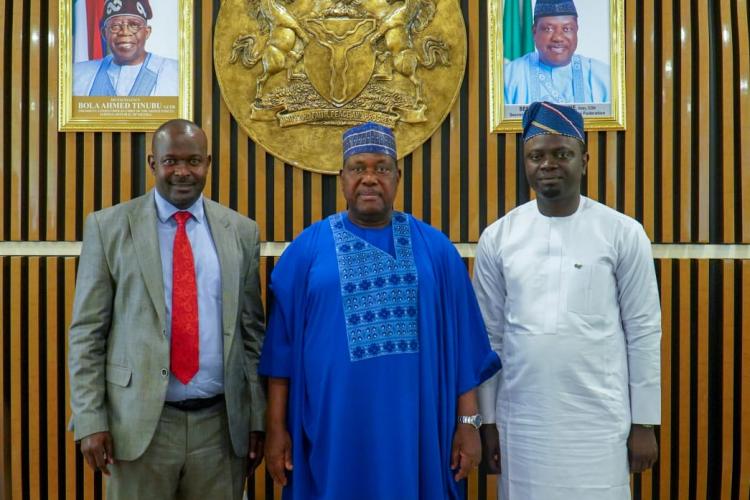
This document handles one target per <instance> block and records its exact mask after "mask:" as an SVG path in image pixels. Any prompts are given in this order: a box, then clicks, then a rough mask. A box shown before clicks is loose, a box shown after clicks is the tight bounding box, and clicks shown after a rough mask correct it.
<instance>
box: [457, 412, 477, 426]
mask: <svg viewBox="0 0 750 500" xmlns="http://www.w3.org/2000/svg"><path fill="white" fill-rule="evenodd" d="M458 423H459V424H469V425H471V426H473V427H474V428H475V429H479V428H480V427H481V426H482V416H481V415H480V414H478V413H477V414H476V415H461V416H460V417H458Z"/></svg>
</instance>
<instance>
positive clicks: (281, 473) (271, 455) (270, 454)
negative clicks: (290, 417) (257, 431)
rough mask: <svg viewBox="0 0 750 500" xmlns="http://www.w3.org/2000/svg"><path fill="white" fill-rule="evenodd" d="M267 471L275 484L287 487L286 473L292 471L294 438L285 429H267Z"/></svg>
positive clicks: (280, 427)
mask: <svg viewBox="0 0 750 500" xmlns="http://www.w3.org/2000/svg"><path fill="white" fill-rule="evenodd" d="M266 469H267V470H268V473H269V474H270V475H271V478H272V479H273V482H274V483H276V484H277V485H279V486H286V471H291V470H292V438H291V437H289V433H288V432H287V430H286V428H285V427H282V426H279V427H269V428H268V429H267V433H266Z"/></svg>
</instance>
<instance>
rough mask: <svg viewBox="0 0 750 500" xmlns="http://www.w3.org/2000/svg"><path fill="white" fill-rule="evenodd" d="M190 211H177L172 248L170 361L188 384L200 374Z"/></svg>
mask: <svg viewBox="0 0 750 500" xmlns="http://www.w3.org/2000/svg"><path fill="white" fill-rule="evenodd" d="M189 218H190V212H177V213H175V214H174V219H175V220H176V221H177V233H176V234H175V236H174V247H173V248H172V346H171V351H170V353H171V356H170V358H171V359H170V363H171V366H172V373H173V374H174V376H175V377H177V380H179V381H180V382H182V383H183V384H187V383H188V382H190V380H191V379H192V378H193V377H194V376H195V374H196V373H198V289H197V288H196V286H195V264H194V263H193V249H192V248H191V247H190V240H189V239H188V236H187V232H186V231H185V223H186V222H187V220H188V219H189Z"/></svg>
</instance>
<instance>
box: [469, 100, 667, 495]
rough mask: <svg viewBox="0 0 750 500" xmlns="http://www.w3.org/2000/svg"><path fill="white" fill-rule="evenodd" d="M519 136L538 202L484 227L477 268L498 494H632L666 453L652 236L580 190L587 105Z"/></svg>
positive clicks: (538, 118) (562, 110)
mask: <svg viewBox="0 0 750 500" xmlns="http://www.w3.org/2000/svg"><path fill="white" fill-rule="evenodd" d="M523 138H524V164H525V168H526V176H527V178H528V181H529V185H530V186H531V187H532V188H533V189H534V191H535V192H536V195H537V198H536V200H533V201H530V202H528V203H526V204H524V205H521V206H520V207H517V208H516V209H514V210H512V211H510V212H509V213H508V214H506V215H505V216H504V217H503V218H501V219H500V220H498V221H497V222H495V223H494V224H492V225H490V226H489V227H488V228H487V229H486V230H485V232H484V233H483V234H482V237H481V238H480V240H479V245H478V247H477V256H476V261H475V265H474V287H475V290H476V293H477V298H478V300H479V304H480V306H481V308H482V313H483V316H484V320H485V324H486V326H487V330H488V332H489V335H490V341H491V343H492V346H493V349H494V350H495V351H496V352H497V353H498V354H499V356H500V358H501V359H502V361H503V369H502V371H501V372H499V373H498V374H497V375H496V376H495V377H494V378H492V379H490V380H489V381H488V382H486V383H485V384H484V385H483V386H482V387H481V388H480V409H481V412H482V417H483V419H484V421H485V423H486V424H487V425H485V426H483V427H482V435H483V438H484V439H483V446H484V448H483V452H484V460H485V461H486V462H487V464H488V469H489V470H490V472H495V473H497V472H500V473H501V476H500V481H499V485H498V489H499V497H500V498H501V499H502V500H516V499H529V500H536V499H544V500H569V499H576V500H629V499H630V488H629V471H632V472H640V471H643V470H645V469H647V468H650V467H651V466H652V465H653V463H654V462H655V460H656V458H657V454H658V450H657V445H656V439H655V436H654V430H653V426H654V425H657V424H659V422H660V416H661V415H660V408H661V396H660V338H661V314H660V310H659V296H658V291H657V285H656V276H655V273H654V266H653V258H652V256H651V246H650V242H649V240H648V237H647V236H646V233H645V232H644V230H643V228H642V227H641V225H640V224H638V223H637V222H636V221H634V220H633V219H631V218H629V217H627V216H625V215H623V214H621V213H618V212H616V211H614V210H612V209H610V208H608V207H606V206H604V205H602V204H599V203H597V202H595V201H593V200H591V199H589V198H586V197H583V196H581V193H580V185H581V177H582V176H583V175H584V174H585V172H586V168H587V164H588V153H587V151H586V144H585V138H584V134H583V118H582V117H581V115H580V114H579V113H578V112H577V111H575V110H573V109H571V108H568V107H565V106H559V105H555V104H552V103H548V102H541V103H539V102H537V103H533V104H532V105H531V106H530V107H529V108H528V110H527V111H526V113H525V114H524V117H523ZM498 440H499V442H498ZM500 450H502V452H501V451H500Z"/></svg>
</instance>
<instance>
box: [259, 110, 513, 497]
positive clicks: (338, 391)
mask: <svg viewBox="0 0 750 500" xmlns="http://www.w3.org/2000/svg"><path fill="white" fill-rule="evenodd" d="M400 178H401V172H400V170H399V169H398V168H397V166H396V145H395V140H394V137H393V133H392V131H391V130H390V129H388V128H386V127H384V126H382V125H378V124H374V123H366V124H364V125H360V126H357V127H354V128H352V129H350V130H348V131H346V132H345V133H344V165H343V168H342V169H341V172H340V173H339V179H340V181H341V189H342V191H343V194H344V197H345V198H346V201H347V204H348V211H346V212H342V213H337V214H334V215H332V216H330V217H328V218H327V219H325V220H323V221H321V222H319V223H317V224H314V225H312V226H311V227H309V228H308V229H306V230H305V231H303V232H302V234H300V236H299V237H297V238H296V239H295V240H294V242H293V243H292V244H291V246H290V247H289V248H288V249H287V250H286V251H285V252H284V254H283V255H282V257H281V259H280V260H279V262H278V264H277V265H276V267H275V268H274V270H273V274H272V276H271V285H270V288H271V314H270V319H269V325H268V329H267V333H266V340H265V345H264V347H263V353H262V356H261V362H260V368H259V372H260V373H261V374H262V375H265V376H267V377H269V393H268V417H267V418H268V420H267V429H266V433H267V434H266V460H267V462H266V463H267V469H268V471H269V473H270V474H271V476H272V477H273V479H274V481H275V482H276V483H277V484H280V485H284V486H285V487H284V490H283V497H284V498H285V499H304V500H308V499H336V500H339V499H348V498H356V499H360V500H366V499H373V500H375V499H382V500H391V499H401V498H403V499H425V500H427V499H429V500H434V499H457V498H463V497H464V490H465V481H464V478H466V476H467V475H468V474H469V472H470V471H471V469H472V468H474V467H476V466H477V465H478V464H479V461H480V454H481V449H480V440H479V434H478V431H477V427H478V426H479V425H480V424H481V422H480V419H479V416H478V410H477V396H476V387H477V386H478V385H479V384H481V383H482V382H483V381H484V380H486V379H487V378H489V377H490V376H491V375H492V374H494V373H495V372H496V371H497V370H498V369H499V368H500V360H499V359H498V357H497V355H495V354H494V353H493V352H492V351H491V349H490V346H489V343H488V340H487V335H486V333H485V328H484V324H483V322H482V317H481V313H480V311H479V307H478V305H477V301H476V298H475V296H474V292H473V290H472V287H471V284H470V282H469V279H468V275H467V272H466V268H465V266H464V264H463V262H462V261H461V259H460V257H459V255H458V253H457V252H456V250H455V248H454V247H453V245H452V244H451V242H450V241H449V240H448V239H447V238H446V237H445V236H444V235H443V234H442V233H440V232H439V231H437V230H435V229H434V228H432V227H430V226H428V225H427V224H425V223H423V222H420V221H418V220H416V219H414V218H413V217H412V216H410V215H407V214H404V213H401V212H397V211H394V210H393V200H394V198H395V195H396V190H397V188H398V183H399V180H400Z"/></svg>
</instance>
